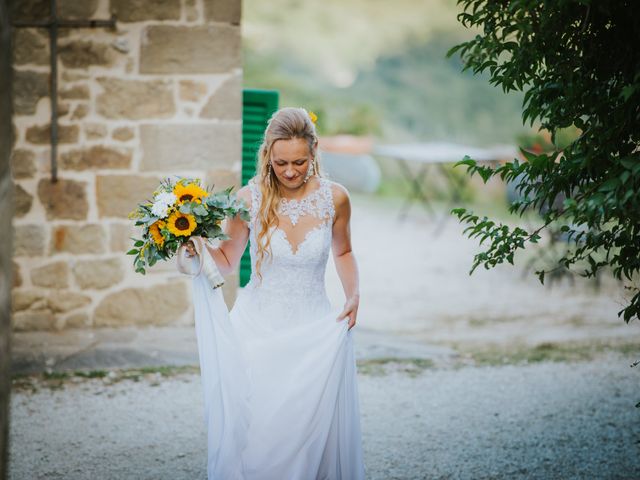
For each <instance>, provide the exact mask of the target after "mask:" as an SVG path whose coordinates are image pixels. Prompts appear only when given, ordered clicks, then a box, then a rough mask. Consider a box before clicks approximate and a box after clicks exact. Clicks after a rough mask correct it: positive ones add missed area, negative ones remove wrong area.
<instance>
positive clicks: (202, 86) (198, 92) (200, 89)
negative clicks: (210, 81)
mask: <svg viewBox="0 0 640 480" xmlns="http://www.w3.org/2000/svg"><path fill="white" fill-rule="evenodd" d="M206 93H207V84H206V83H202V82H196V81H194V80H180V100H184V101H185V102H199V101H200V99H201V98H202V97H203V96H204V95H205V94H206Z"/></svg>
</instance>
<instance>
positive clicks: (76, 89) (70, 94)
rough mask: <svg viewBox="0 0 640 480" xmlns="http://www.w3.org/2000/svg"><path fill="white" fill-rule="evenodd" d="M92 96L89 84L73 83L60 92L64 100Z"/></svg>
mask: <svg viewBox="0 0 640 480" xmlns="http://www.w3.org/2000/svg"><path fill="white" fill-rule="evenodd" d="M90 96H91V95H90V94H89V86H88V85H73V86H71V87H67V88H64V89H62V90H60V91H59V92H58V97H59V98H61V99H63V100H89V98H90Z"/></svg>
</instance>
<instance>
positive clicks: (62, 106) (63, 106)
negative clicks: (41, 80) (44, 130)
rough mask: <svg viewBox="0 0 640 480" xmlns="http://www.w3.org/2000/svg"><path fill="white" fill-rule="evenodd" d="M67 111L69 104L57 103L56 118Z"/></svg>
mask: <svg viewBox="0 0 640 480" xmlns="http://www.w3.org/2000/svg"><path fill="white" fill-rule="evenodd" d="M68 113H69V104H68V103H67V102H60V103H58V118H62V117H65V116H66V115H67V114H68Z"/></svg>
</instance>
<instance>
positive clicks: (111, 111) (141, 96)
mask: <svg viewBox="0 0 640 480" xmlns="http://www.w3.org/2000/svg"><path fill="white" fill-rule="evenodd" d="M98 82H99V83H100V85H101V86H102V88H103V89H104V92H103V93H101V94H100V95H98V98H97V100H96V108H97V111H98V113H99V114H100V115H102V116H104V117H106V118H125V119H131V120H140V119H143V118H167V117H171V116H173V115H174V114H175V111H176V107H175V102H174V99H173V87H172V85H171V82H167V81H164V80H149V81H142V80H121V79H119V78H109V77H100V78H98Z"/></svg>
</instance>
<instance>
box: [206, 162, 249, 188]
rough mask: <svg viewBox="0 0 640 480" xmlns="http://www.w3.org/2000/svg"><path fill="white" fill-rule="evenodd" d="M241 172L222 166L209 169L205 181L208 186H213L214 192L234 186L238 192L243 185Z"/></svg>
mask: <svg viewBox="0 0 640 480" xmlns="http://www.w3.org/2000/svg"><path fill="white" fill-rule="evenodd" d="M240 180H241V179H240V172H239V171H237V172H236V171H234V170H228V169H222V168H216V169H213V170H208V171H207V173H206V175H205V178H204V183H205V184H206V185H208V186H212V187H213V191H214V192H219V191H222V190H224V189H226V188H227V187H231V186H233V187H234V190H233V191H234V192H237V191H238V190H239V189H240V187H241V182H240Z"/></svg>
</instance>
